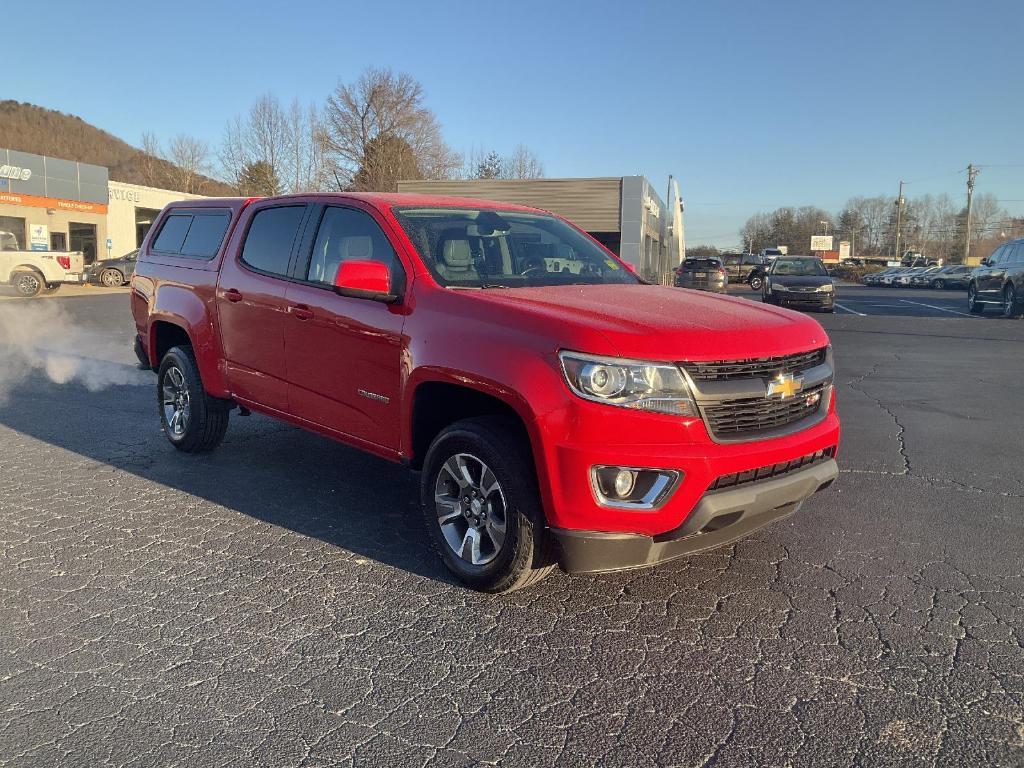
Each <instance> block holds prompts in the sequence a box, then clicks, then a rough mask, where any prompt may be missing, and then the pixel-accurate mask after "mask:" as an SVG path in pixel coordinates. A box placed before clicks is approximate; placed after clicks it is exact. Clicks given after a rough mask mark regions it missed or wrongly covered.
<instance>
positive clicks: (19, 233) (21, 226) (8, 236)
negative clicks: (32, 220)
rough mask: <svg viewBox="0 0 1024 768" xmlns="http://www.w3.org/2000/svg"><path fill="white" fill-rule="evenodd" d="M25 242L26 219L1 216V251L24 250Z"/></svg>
mask: <svg viewBox="0 0 1024 768" xmlns="http://www.w3.org/2000/svg"><path fill="white" fill-rule="evenodd" d="M25 242H26V241H25V220H24V219H19V218H16V217H14V216H0V251H23V250H25Z"/></svg>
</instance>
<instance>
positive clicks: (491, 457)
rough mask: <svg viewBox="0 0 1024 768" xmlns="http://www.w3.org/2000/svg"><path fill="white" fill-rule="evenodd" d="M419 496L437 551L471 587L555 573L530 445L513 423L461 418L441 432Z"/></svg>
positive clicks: (520, 583) (496, 588)
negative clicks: (553, 571)
mask: <svg viewBox="0 0 1024 768" xmlns="http://www.w3.org/2000/svg"><path fill="white" fill-rule="evenodd" d="M420 494H421V501H422V507H423V517H424V521H425V523H426V526H427V535H428V536H429V537H430V540H431V542H432V543H433V545H434V548H435V549H436V550H437V552H438V554H439V555H440V556H441V559H442V560H443V561H444V563H445V565H446V566H447V567H448V569H449V570H450V571H451V572H452V573H453V574H454V575H455V576H456V577H458V578H459V580H460V581H462V582H463V583H465V584H466V585H468V586H470V587H472V588H473V589H477V590H480V591H481V592H509V591H511V590H514V589H522V588H523V587H527V586H530V585H532V584H535V583H537V582H539V581H540V580H541V579H543V578H544V577H545V576H547V575H548V574H549V573H550V572H551V571H552V570H553V569H554V567H555V558H554V549H553V544H552V541H551V537H550V536H549V535H548V533H547V530H546V528H545V523H544V514H543V511H542V510H541V502H540V493H539V491H538V489H537V479H536V474H535V472H534V468H533V460H532V457H531V454H530V450H529V444H528V442H527V441H526V439H525V437H523V436H520V434H519V431H518V430H517V429H516V427H515V425H514V424H513V423H512V422H511V421H509V420H507V419H503V418H499V417H481V418H472V419H464V420H462V421H458V422H456V423H455V424H452V425H451V426H449V427H448V428H447V429H445V430H444V431H442V432H441V434H440V435H438V436H437V437H436V438H435V439H434V442H433V443H432V444H431V446H430V449H429V450H428V451H427V455H426V459H425V461H424V464H423V472H422V474H421V478H420Z"/></svg>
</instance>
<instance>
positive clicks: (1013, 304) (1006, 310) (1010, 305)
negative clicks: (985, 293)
mask: <svg viewBox="0 0 1024 768" xmlns="http://www.w3.org/2000/svg"><path fill="white" fill-rule="evenodd" d="M1016 310H1017V292H1016V291H1015V290H1014V289H1013V286H1012V285H1008V286H1006V288H1005V290H1004V291H1003V315H1004V316H1005V317H1016V315H1017V311H1016Z"/></svg>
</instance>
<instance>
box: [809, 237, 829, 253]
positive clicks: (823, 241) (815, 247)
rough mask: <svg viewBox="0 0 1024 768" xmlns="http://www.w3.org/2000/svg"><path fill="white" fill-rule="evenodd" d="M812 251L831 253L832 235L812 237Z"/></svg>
mask: <svg viewBox="0 0 1024 768" xmlns="http://www.w3.org/2000/svg"><path fill="white" fill-rule="evenodd" d="M811 250H812V251H831V250H832V235H811Z"/></svg>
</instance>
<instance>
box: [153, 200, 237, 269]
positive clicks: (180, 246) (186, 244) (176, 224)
mask: <svg viewBox="0 0 1024 768" xmlns="http://www.w3.org/2000/svg"><path fill="white" fill-rule="evenodd" d="M230 223H231V214H230V213H228V212H227V211H221V210H193V211H188V212H184V211H183V212H181V213H172V214H170V215H169V216H168V217H167V218H166V219H165V220H164V224H163V226H162V227H161V228H160V234H159V235H157V238H156V240H155V241H154V242H153V250H154V251H159V252H160V253H168V254H175V255H178V256H187V257H189V258H193V259H212V258H213V257H214V256H216V255H217V251H219V250H220V245H221V243H222V242H223V241H224V235H225V233H227V231H228V225H229V224H230Z"/></svg>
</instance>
